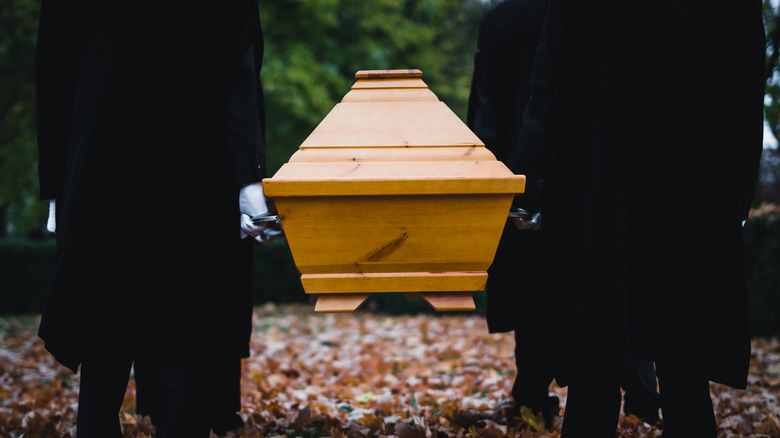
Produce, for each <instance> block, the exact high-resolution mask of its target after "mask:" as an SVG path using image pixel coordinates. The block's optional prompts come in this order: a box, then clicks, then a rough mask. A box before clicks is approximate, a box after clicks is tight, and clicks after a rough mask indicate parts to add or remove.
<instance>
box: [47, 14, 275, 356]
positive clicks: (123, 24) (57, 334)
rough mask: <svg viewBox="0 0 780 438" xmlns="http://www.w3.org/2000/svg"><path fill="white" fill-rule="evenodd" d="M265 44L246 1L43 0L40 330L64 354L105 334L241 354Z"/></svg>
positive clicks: (162, 346)
mask: <svg viewBox="0 0 780 438" xmlns="http://www.w3.org/2000/svg"><path fill="white" fill-rule="evenodd" d="M262 57H263V41H262V31H261V28H260V21H259V16H258V10H257V2H255V1H251V0H246V1H237V2H234V1H230V2H194V3H193V2H187V3H182V4H181V5H179V4H178V3H175V4H174V3H170V2H155V1H146V0H142V1H134V2H129V3H127V2H124V3H122V2H120V3H117V2H102V1H88V0H70V1H66V0H51V1H49V0H44V1H43V5H42V9H41V19H40V26H39V34H38V45H37V54H36V61H37V66H36V87H37V90H36V96H37V118H38V127H37V129H38V143H39V174H40V184H41V197H42V198H44V199H56V200H57V255H56V261H55V265H54V268H53V272H52V278H51V283H50V287H49V291H48V296H47V300H46V304H45V308H44V310H43V315H42V319H41V324H40V330H39V335H40V336H41V338H42V339H43V340H44V341H45V344H46V348H47V349H48V350H49V351H51V352H52V354H54V356H55V357H56V359H57V360H58V361H59V362H61V363H62V364H64V365H66V366H68V367H69V368H71V369H73V370H74V371H75V370H76V369H77V367H78V365H79V363H80V362H81V360H82V358H83V355H84V352H85V351H87V350H93V351H94V349H99V348H100V347H101V345H104V344H105V343H106V342H120V343H124V344H126V345H128V348H138V346H137V345H136V344H137V343H140V345H142V346H143V347H144V348H150V349H153V350H156V351H158V352H165V353H166V354H168V353H170V357H171V358H175V360H182V361H186V360H190V359H192V358H193V357H194V356H196V355H201V354H203V353H225V354H231V355H236V357H240V356H246V355H247V354H248V342H249V335H250V332H251V291H250V290H249V288H248V286H247V283H246V279H247V278H248V275H249V274H248V270H247V269H248V266H249V261H248V257H249V256H250V255H251V249H250V250H247V246H246V244H247V243H246V242H240V241H239V239H238V234H239V226H238V224H239V211H238V192H239V188H240V187H241V185H242V184H245V183H250V182H257V181H260V180H261V178H262V177H263V176H264V175H265V164H264V158H263V157H264V141H263V126H262V125H263V122H262V120H263V100H262V89H261V87H260V83H259V71H260V66H261V62H262ZM238 251H240V252H241V255H239V254H238ZM238 284H241V285H242V286H241V287H238V286H237V285H238Z"/></svg>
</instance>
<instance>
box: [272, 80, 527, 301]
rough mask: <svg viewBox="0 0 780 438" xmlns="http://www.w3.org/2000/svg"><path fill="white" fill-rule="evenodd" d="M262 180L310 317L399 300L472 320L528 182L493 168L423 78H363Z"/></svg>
mask: <svg viewBox="0 0 780 438" xmlns="http://www.w3.org/2000/svg"><path fill="white" fill-rule="evenodd" d="M355 78H356V81H355V83H354V84H353V85H352V87H351V90H350V91H349V92H348V93H347V94H346V95H345V96H344V99H343V100H342V101H341V102H340V103H338V104H336V105H335V107H334V108H333V110H332V111H331V112H330V113H329V114H328V115H327V116H326V117H325V118H324V119H323V120H322V122H320V124H319V125H318V126H317V127H316V129H315V130H314V131H313V132H312V133H311V134H310V135H309V136H308V138H307V139H306V140H305V141H304V142H303V143H302V144H301V145H300V147H299V150H298V151H297V152H296V153H295V154H294V155H293V156H292V157H291V158H290V160H289V161H288V163H286V164H285V165H283V166H282V167H281V169H279V171H278V172H277V173H276V174H275V175H274V176H273V177H272V178H267V179H265V180H264V181H263V186H264V189H265V193H266V196H268V197H270V198H272V199H273V203H274V205H275V207H276V209H277V211H278V213H279V216H280V218H281V223H282V226H283V228H284V231H285V236H286V238H287V241H288V244H289V247H290V250H291V252H292V255H293V259H294V261H295V264H296V267H297V268H298V270H299V271H300V272H301V274H302V276H301V282H302V284H303V286H304V290H305V291H306V292H307V293H309V294H314V295H316V296H317V301H316V305H315V311H317V312H335V311H346V312H349V311H352V310H354V309H356V308H357V307H358V306H359V305H360V304H361V303H362V302H363V301H364V300H365V299H366V297H368V295H369V294H371V293H380V292H405V293H409V294H411V296H414V297H416V298H419V299H424V300H426V301H427V302H428V303H430V304H431V305H432V306H433V307H434V308H436V309H437V310H473V309H474V301H473V299H472V297H471V292H472V291H480V290H482V289H483V288H484V286H485V281H486V279H487V273H486V271H487V268H488V267H489V266H490V264H491V263H492V261H493V257H494V255H495V251H496V248H497V246H498V241H499V239H500V237H501V233H502V231H503V227H504V224H505V222H506V220H507V214H508V212H509V207H510V205H511V202H512V199H513V197H514V196H515V195H516V194H518V193H522V192H523V190H524V188H525V177H524V176H522V175H514V174H513V173H512V172H511V171H510V170H509V169H508V168H507V167H506V166H505V165H504V164H503V163H501V162H500V161H497V160H496V159H495V156H494V155H493V154H492V153H490V151H488V150H487V149H486V148H485V146H484V143H482V141H481V140H480V139H479V138H478V137H477V136H476V135H474V133H473V132H471V130H470V129H468V127H467V126H466V125H465V124H464V123H463V122H462V121H461V120H460V119H459V118H458V117H457V116H456V115H455V114H454V113H453V112H452V111H451V110H450V109H449V108H448V107H447V106H446V105H445V104H444V103H443V102H440V101H439V100H438V98H437V97H436V95H435V94H434V93H433V92H431V91H430V90H429V89H428V87H427V85H426V84H425V82H424V81H423V80H422V72H420V71H419V70H381V71H360V72H358V73H357V74H356V75H355Z"/></svg>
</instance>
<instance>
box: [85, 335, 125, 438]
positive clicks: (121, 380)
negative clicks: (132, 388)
mask: <svg viewBox="0 0 780 438" xmlns="http://www.w3.org/2000/svg"><path fill="white" fill-rule="evenodd" d="M132 363H133V356H132V350H128V349H121V348H111V349H108V350H105V351H102V352H100V354H94V355H90V356H89V357H88V358H87V359H85V360H84V362H83V364H82V366H81V378H80V381H79V407H78V419H77V424H76V437H77V438H119V437H121V436H122V428H121V426H120V424H119V409H120V408H121V407H122V401H123V400H124V397H125V390H126V389H127V382H128V377H129V375H130V366H131V365H132Z"/></svg>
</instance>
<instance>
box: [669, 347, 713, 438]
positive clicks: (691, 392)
mask: <svg viewBox="0 0 780 438" xmlns="http://www.w3.org/2000/svg"><path fill="white" fill-rule="evenodd" d="M656 371H657V373H658V384H659V387H660V389H661V412H663V416H664V435H663V436H664V438H677V437H692V438H695V437H708V438H709V437H712V438H714V437H716V436H718V427H717V425H716V424H715V412H714V411H713V409H712V397H711V396H710V381H709V380H708V379H707V378H706V377H705V376H704V375H703V374H701V373H700V372H698V371H697V370H696V369H694V368H691V367H689V366H685V365H681V364H676V363H674V362H663V361H658V362H656Z"/></svg>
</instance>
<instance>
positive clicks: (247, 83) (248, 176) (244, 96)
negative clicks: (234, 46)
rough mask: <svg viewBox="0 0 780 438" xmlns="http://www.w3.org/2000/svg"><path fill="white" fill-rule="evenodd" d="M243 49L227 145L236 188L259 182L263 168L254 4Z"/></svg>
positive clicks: (259, 33)
mask: <svg viewBox="0 0 780 438" xmlns="http://www.w3.org/2000/svg"><path fill="white" fill-rule="evenodd" d="M248 8H249V11H248V23H246V29H247V33H246V34H245V36H244V37H243V38H244V40H245V41H244V42H245V44H244V46H243V47H244V48H243V53H242V54H241V57H240V60H238V65H237V67H236V69H235V72H236V73H235V78H233V81H232V83H231V84H230V86H229V101H228V109H227V134H228V145H229V147H230V152H231V155H232V158H233V167H234V169H235V175H236V183H237V184H238V185H239V186H242V185H245V184H249V183H253V182H258V181H260V180H261V179H262V178H264V177H265V176H266V175H267V170H266V168H265V103H264V98H263V88H262V84H261V81H260V69H261V67H262V63H263V31H262V27H261V24H260V16H259V11H258V8H257V2H256V1H249V2H248Z"/></svg>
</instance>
